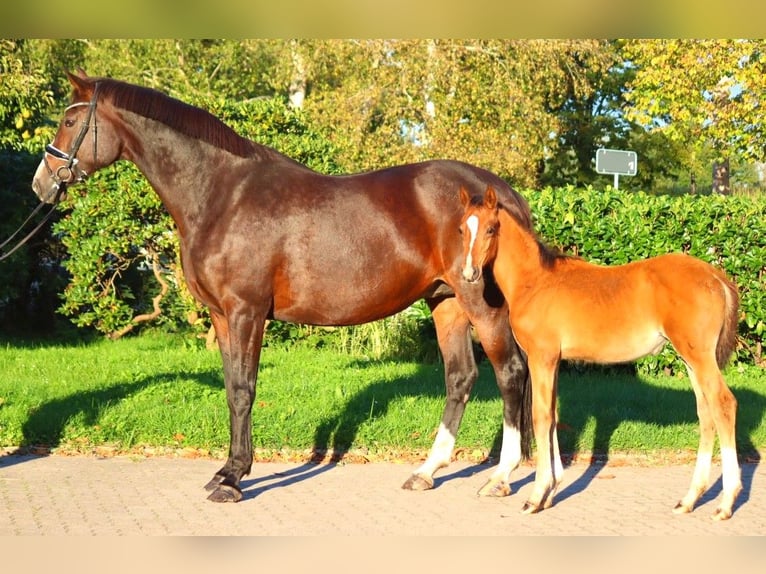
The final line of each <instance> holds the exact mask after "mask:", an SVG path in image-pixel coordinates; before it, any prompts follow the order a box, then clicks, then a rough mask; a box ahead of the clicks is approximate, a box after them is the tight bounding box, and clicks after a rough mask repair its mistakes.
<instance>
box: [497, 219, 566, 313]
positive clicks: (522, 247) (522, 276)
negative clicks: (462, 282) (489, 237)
mask: <svg viewBox="0 0 766 574" xmlns="http://www.w3.org/2000/svg"><path fill="white" fill-rule="evenodd" d="M498 218H499V221H500V228H499V232H498V234H497V236H496V241H498V245H497V255H496V257H495V261H494V263H493V268H494V272H495V279H496V281H497V282H498V285H499V286H500V289H501V290H502V291H503V293H504V294H505V295H506V297H507V298H510V296H512V294H513V293H514V292H515V291H516V290H517V289H518V288H519V286H520V285H521V284H523V283H530V282H534V281H536V280H537V279H538V278H540V277H541V276H542V275H544V274H546V273H548V272H550V269H547V268H546V266H545V265H543V260H544V259H545V257H544V253H543V249H544V247H543V246H542V245H541V243H540V241H539V240H538V238H537V237H536V236H535V235H534V233H532V232H531V231H529V230H527V229H525V228H524V227H522V226H521V224H520V223H519V222H518V221H517V220H516V219H515V218H514V217H513V216H512V215H511V214H510V213H508V212H507V211H505V210H504V209H500V210H499V212H498ZM552 266H555V262H552Z"/></svg>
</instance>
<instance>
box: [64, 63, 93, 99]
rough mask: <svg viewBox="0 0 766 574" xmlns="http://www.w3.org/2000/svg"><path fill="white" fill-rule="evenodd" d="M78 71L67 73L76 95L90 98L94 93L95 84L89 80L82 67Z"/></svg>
mask: <svg viewBox="0 0 766 574" xmlns="http://www.w3.org/2000/svg"><path fill="white" fill-rule="evenodd" d="M78 72H79V73H78V74H77V75H75V74H73V73H72V72H69V71H67V73H66V75H67V78H69V83H70V84H72V87H73V88H74V97H75V98H80V99H83V100H89V99H90V97H91V95H92V94H93V84H92V83H91V82H90V81H89V79H88V75H87V74H86V73H85V71H84V70H83V69H82V68H78Z"/></svg>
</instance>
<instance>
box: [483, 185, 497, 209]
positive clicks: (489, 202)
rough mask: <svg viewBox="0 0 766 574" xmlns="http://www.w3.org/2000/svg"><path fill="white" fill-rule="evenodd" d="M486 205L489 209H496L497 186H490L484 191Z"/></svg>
mask: <svg viewBox="0 0 766 574" xmlns="http://www.w3.org/2000/svg"><path fill="white" fill-rule="evenodd" d="M484 205H485V207H487V208H489V209H495V208H496V207H497V194H496V193H495V188H494V187H492V186H489V187H488V188H487V191H485V192H484Z"/></svg>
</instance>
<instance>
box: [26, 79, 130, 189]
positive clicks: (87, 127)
mask: <svg viewBox="0 0 766 574" xmlns="http://www.w3.org/2000/svg"><path fill="white" fill-rule="evenodd" d="M67 76H68V77H69V82H70V83H71V84H72V87H73V88H74V90H73V92H72V103H71V104H70V105H69V106H68V107H67V108H66V109H65V110H64V116H63V117H62V118H61V122H60V124H59V128H58V131H57V132H56V136H55V137H54V138H53V141H52V142H51V143H50V144H49V145H47V146H46V147H45V153H44V154H43V159H42V161H41V162H40V165H39V166H38V167H37V171H36V172H35V176H34V179H33V181H32V189H33V190H34V192H35V193H36V194H37V197H39V198H40V200H42V201H44V202H46V203H55V202H56V201H58V200H59V199H61V198H62V196H63V195H64V191H65V189H66V186H67V185H70V184H73V183H78V182H80V181H82V180H83V179H85V177H86V176H87V175H88V174H89V173H93V172H94V171H95V170H97V169H98V168H100V167H103V166H104V165H108V164H109V163H112V162H113V161H115V160H116V159H117V156H118V155H119V146H118V144H117V141H116V138H115V137H113V130H112V129H111V126H110V125H108V124H107V122H105V121H103V120H104V116H103V114H102V112H101V110H99V109H98V107H97V104H98V100H99V91H98V87H99V80H98V79H96V78H89V77H88V76H87V75H86V74H85V72H83V71H82V70H81V71H80V72H79V75H74V74H71V73H69V72H67ZM99 130H100V131H99Z"/></svg>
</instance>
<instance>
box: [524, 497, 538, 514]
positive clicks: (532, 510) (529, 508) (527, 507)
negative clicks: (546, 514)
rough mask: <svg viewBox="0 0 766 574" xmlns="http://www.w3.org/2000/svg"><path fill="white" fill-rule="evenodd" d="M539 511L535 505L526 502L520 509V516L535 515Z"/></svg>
mask: <svg viewBox="0 0 766 574" xmlns="http://www.w3.org/2000/svg"><path fill="white" fill-rule="evenodd" d="M541 510H542V508H541V507H540V506H538V505H537V504H532V503H531V502H529V501H528V500H527V501H526V502H525V503H524V506H522V507H521V513H522V514H537V513H538V512H540V511H541Z"/></svg>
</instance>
